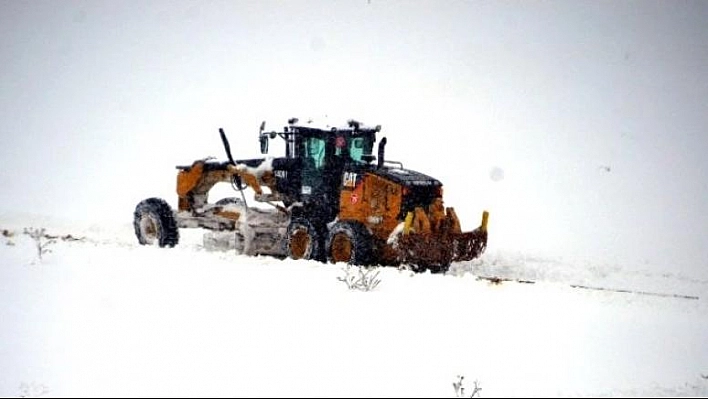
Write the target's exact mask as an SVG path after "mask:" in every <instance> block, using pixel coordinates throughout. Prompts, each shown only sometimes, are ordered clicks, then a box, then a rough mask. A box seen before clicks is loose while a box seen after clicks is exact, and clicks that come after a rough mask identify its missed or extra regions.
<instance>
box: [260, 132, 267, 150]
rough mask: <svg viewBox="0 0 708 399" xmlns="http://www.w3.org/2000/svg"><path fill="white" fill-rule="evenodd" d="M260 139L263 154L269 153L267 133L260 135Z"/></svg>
mask: <svg viewBox="0 0 708 399" xmlns="http://www.w3.org/2000/svg"><path fill="white" fill-rule="evenodd" d="M258 140H259V141H260V142H261V154H267V153H268V136H266V135H265V134H262V135H260V136H259V137H258Z"/></svg>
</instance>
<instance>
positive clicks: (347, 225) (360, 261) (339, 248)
mask: <svg viewBox="0 0 708 399" xmlns="http://www.w3.org/2000/svg"><path fill="white" fill-rule="evenodd" d="M371 251H372V239H371V233H370V232H369V230H368V229H367V228H366V227H365V226H364V225H363V224H361V223H357V222H337V223H336V224H335V225H334V226H332V229H331V230H330V231H329V234H328V236H327V259H328V260H329V261H330V262H332V263H338V262H346V263H349V264H353V265H360V266H366V265H368V264H369V263H370V262H371Z"/></svg>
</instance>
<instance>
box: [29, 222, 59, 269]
mask: <svg viewBox="0 0 708 399" xmlns="http://www.w3.org/2000/svg"><path fill="white" fill-rule="evenodd" d="M24 233H25V234H27V235H28V236H30V237H32V239H33V240H34V242H35V246H36V248H37V256H38V257H39V260H40V261H41V260H42V256H43V255H46V254H48V253H50V252H52V250H51V249H50V248H49V247H50V246H51V245H53V244H55V243H56V242H57V240H56V237H51V236H49V235H47V234H46V233H45V229H44V227H42V228H39V229H36V228H34V227H29V228H25V231H24Z"/></svg>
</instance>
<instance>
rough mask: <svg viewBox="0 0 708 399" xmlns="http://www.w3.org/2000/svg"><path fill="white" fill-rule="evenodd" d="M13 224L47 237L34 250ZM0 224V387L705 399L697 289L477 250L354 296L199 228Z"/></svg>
mask: <svg viewBox="0 0 708 399" xmlns="http://www.w3.org/2000/svg"><path fill="white" fill-rule="evenodd" d="M28 227H35V228H38V227H45V228H46V234H49V235H51V236H58V239H57V241H56V243H54V244H50V245H49V246H48V247H47V248H48V249H50V250H51V252H47V253H45V254H44V255H43V256H42V259H41V260H40V259H39V257H38V251H37V248H36V246H35V244H36V241H35V240H34V239H33V238H31V237H30V236H29V235H27V234H23V231H24V229H25V228H28ZM0 228H1V229H2V230H7V233H6V234H4V235H3V236H2V238H0V259H2V265H1V266H2V267H0V281H1V282H2V283H1V284H0V298H2V302H1V303H0V320H2V328H0V370H2V371H3V372H2V373H1V374H0V395H2V396H19V395H23V396H25V395H29V396H44V395H47V396H94V395H95V396H141V395H146V396H271V395H273V396H320V397H332V396H334V397H349V396H372V397H373V396H376V397H382V396H413V397H421V396H428V397H454V396H455V395H456V391H455V389H454V387H453V383H454V382H457V381H458V376H463V377H464V379H463V380H462V381H463V387H465V389H466V390H465V394H466V396H469V395H470V394H471V393H472V392H473V388H474V386H475V385H474V383H475V381H476V382H477V386H478V387H480V388H482V390H481V391H479V392H478V395H481V396H482V397H503V396H576V395H579V396H605V395H609V396H630V395H631V396H634V395H642V396H644V395H648V396H664V395H670V396H682V395H690V396H701V395H708V379H705V378H703V377H702V376H701V375H702V374H703V375H708V362H707V361H706V359H708V349H707V347H706V345H705V338H706V337H707V336H708V319H706V317H705V315H706V314H708V313H707V312H708V281H701V280H691V279H690V278H686V277H683V276H676V275H671V274H653V273H650V272H642V271H641V270H639V271H627V270H623V269H622V268H621V267H619V266H617V265H616V266H614V267H612V266H609V265H603V264H586V263H583V264H579V263H572V261H570V260H567V259H528V258H524V257H523V256H522V255H514V254H509V253H504V252H490V253H487V254H485V255H484V256H482V257H481V258H480V259H478V260H475V261H473V262H469V263H461V264H454V265H453V268H452V270H451V271H450V272H449V273H448V274H446V275H431V274H414V273H412V272H410V271H407V270H399V269H397V268H380V269H379V275H378V279H379V280H380V283H379V285H378V286H377V287H376V288H375V289H374V290H372V291H368V292H364V291H359V290H349V289H348V288H347V286H346V284H344V282H342V281H340V280H339V278H343V277H344V276H345V275H346V272H345V270H344V267H343V265H332V264H321V263H317V262H311V261H293V260H278V259H274V258H269V257H247V256H243V255H238V254H236V253H235V252H233V251H207V250H205V248H204V247H203V246H202V234H203V232H202V231H201V230H200V229H195V230H182V242H181V243H180V244H179V245H178V246H177V247H175V248H172V249H160V248H156V247H141V246H139V245H138V244H137V240H136V239H135V236H134V233H133V231H132V226H130V225H128V224H126V225H121V226H118V225H116V226H81V225H80V224H75V225H71V224H67V223H66V222H53V221H51V220H49V219H46V218H44V219H33V218H30V217H27V216H26V217H11V216H8V215H5V216H4V217H2V218H0ZM75 239H79V240H75ZM577 270H583V272H582V273H577ZM480 276H488V277H491V276H495V277H500V278H501V281H500V282H494V281H490V280H488V279H482V278H479V277H480ZM505 279H511V281H507V280H505ZM514 279H520V280H523V281H526V280H532V282H519V281H514ZM575 285H583V286H587V287H596V288H605V289H608V290H595V289H584V288H577V287H575V288H574V287H573V286H575ZM609 289H614V290H616V291H613V290H609Z"/></svg>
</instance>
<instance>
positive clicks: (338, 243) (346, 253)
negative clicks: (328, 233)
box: [331, 233, 352, 263]
mask: <svg viewBox="0 0 708 399" xmlns="http://www.w3.org/2000/svg"><path fill="white" fill-rule="evenodd" d="M331 255H332V261H333V262H335V263H336V262H349V261H351V259H352V241H351V240H350V239H349V236H347V235H346V234H343V233H339V234H336V235H335V236H334V238H333V239H332V249H331Z"/></svg>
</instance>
